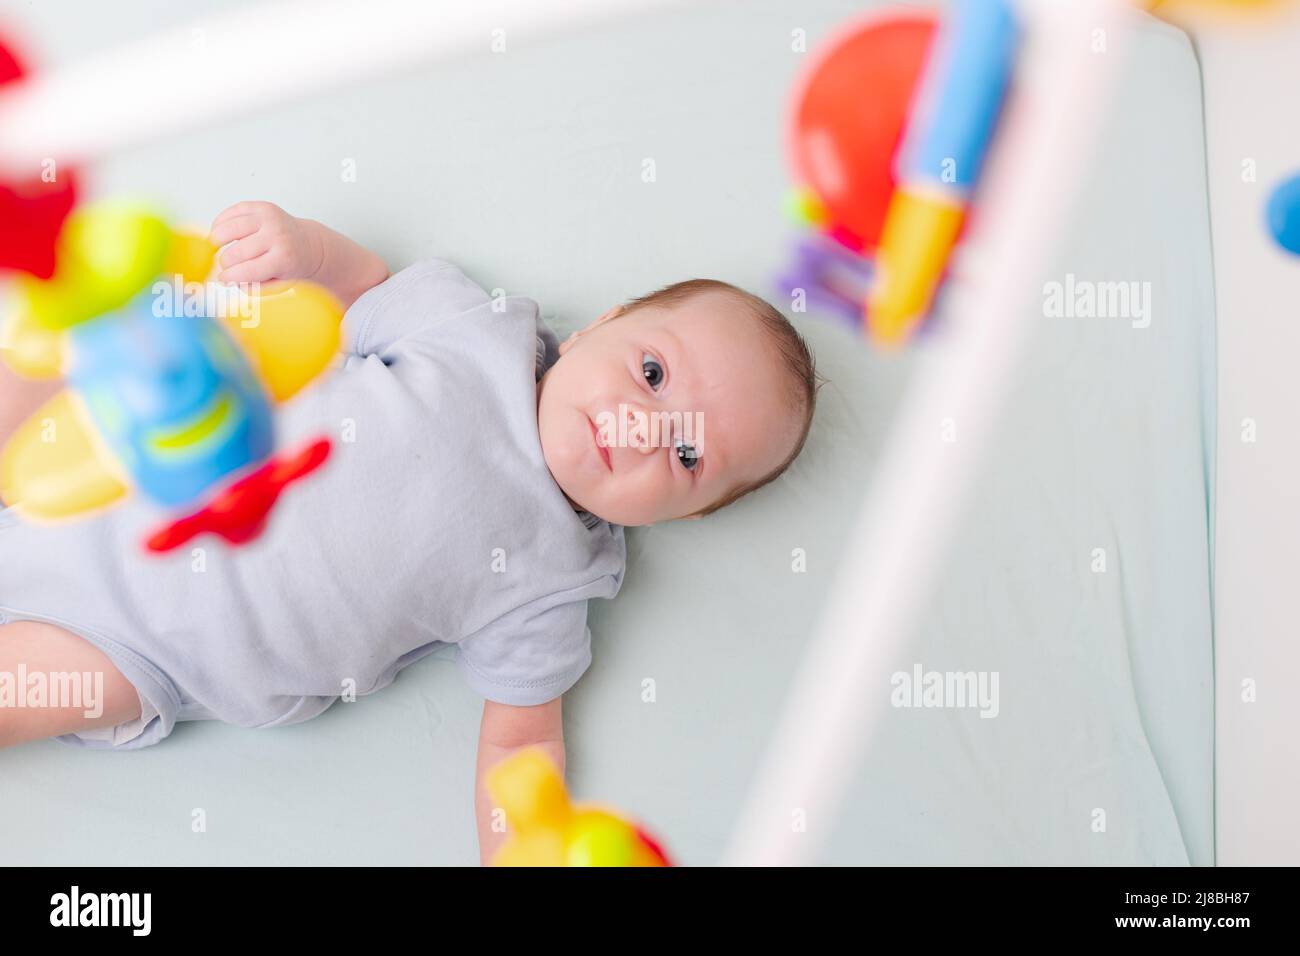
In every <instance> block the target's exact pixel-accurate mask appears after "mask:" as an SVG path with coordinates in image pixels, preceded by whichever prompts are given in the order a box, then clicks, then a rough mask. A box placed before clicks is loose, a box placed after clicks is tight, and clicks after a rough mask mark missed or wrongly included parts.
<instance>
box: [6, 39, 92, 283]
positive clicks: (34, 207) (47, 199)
mask: <svg viewBox="0 0 1300 956" xmlns="http://www.w3.org/2000/svg"><path fill="white" fill-rule="evenodd" d="M24 74H25V71H24V70H23V67H22V63H21V62H20V61H19V59H18V57H17V56H15V55H14V53H13V51H12V50H11V49H9V48H8V47H6V46H5V44H4V43H3V42H0V85H8V84H10V83H14V82H19V81H21V79H22V77H23V76H24ZM55 173H56V176H57V179H56V181H55V182H45V181H44V180H43V179H42V178H41V174H40V172H34V173H33V174H32V176H30V177H28V178H25V179H22V180H19V181H11V180H0V269H21V270H22V271H24V272H30V273H31V274H32V275H34V276H36V277H37V278H38V279H48V278H50V276H52V275H54V250H55V244H56V243H57V241H58V238H59V230H60V229H61V228H63V220H64V219H66V218H67V217H68V213H70V212H71V211H72V207H73V205H74V204H75V203H76V201H77V193H76V183H75V181H74V177H73V174H72V170H71V169H63V168H59V167H56V168H55Z"/></svg>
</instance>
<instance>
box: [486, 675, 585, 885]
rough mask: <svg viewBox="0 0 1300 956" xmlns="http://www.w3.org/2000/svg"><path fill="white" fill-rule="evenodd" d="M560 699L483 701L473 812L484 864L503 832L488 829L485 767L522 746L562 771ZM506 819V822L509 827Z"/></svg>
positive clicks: (489, 805)
mask: <svg viewBox="0 0 1300 956" xmlns="http://www.w3.org/2000/svg"><path fill="white" fill-rule="evenodd" d="M560 700H561V698H559V697H557V698H555V700H552V701H548V702H547V703H545V704H538V705H537V706H536V707H512V706H511V705H509V704H498V703H495V702H494V701H490V700H489V701H486V702H484V704H483V722H482V724H481V725H480V726H479V734H478V768H477V770H476V771H475V781H474V812H475V815H476V816H477V817H478V852H479V862H480V863H482V864H483V865H484V866H486V865H487V864H488V863H490V862H491V860H492V857H493V856H494V855H495V854H496V851H497V850H498V849H499V848H500V846H501V844H502V843H503V842H504V841H505V838H506V834H505V833H497V832H494V831H493V829H492V812H493V810H494V809H495V808H494V807H493V805H492V798H491V797H489V796H488V793H487V788H485V787H484V786H483V778H484V776H485V775H486V774H487V772H488V770H490V769H491V768H492V767H494V766H496V765H497V764H498V763H500V762H501V761H502V760H504V759H505V758H506V757H509V756H510V755H511V754H512V753H514V752H515V751H516V750H519V749H521V748H523V747H532V746H538V747H542V748H543V749H544V750H545V751H546V753H547V754H548V755H549V756H550V758H551V759H552V760H554V761H555V765H556V766H557V767H559V768H560V774H561V775H563V774H564V726H563V723H562V722H561V720H560ZM509 822H510V821H508V820H507V821H506V825H507V826H509Z"/></svg>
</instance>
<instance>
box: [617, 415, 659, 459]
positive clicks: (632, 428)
mask: <svg viewBox="0 0 1300 956" xmlns="http://www.w3.org/2000/svg"><path fill="white" fill-rule="evenodd" d="M623 414H624V415H625V416H626V419H627V443H628V447H630V448H635V449H636V450H637V451H639V452H641V454H643V455H648V454H650V453H651V452H653V451H654V450H655V447H656V446H655V442H654V436H653V435H652V434H651V433H650V425H651V422H650V415H649V414H648V413H647V412H646V410H645V409H644V408H642V407H641V406H640V405H625V406H623Z"/></svg>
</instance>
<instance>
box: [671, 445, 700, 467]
mask: <svg viewBox="0 0 1300 956" xmlns="http://www.w3.org/2000/svg"><path fill="white" fill-rule="evenodd" d="M673 444H674V445H676V446H677V460H678V461H680V462H681V463H682V467H683V468H685V469H686V470H687V471H694V470H695V466H696V465H698V464H699V463H700V453H699V452H698V451H697V450H696V448H695V446H694V445H688V444H686V443H685V442H684V441H682V440H681V439H680V438H677V439H674V440H673Z"/></svg>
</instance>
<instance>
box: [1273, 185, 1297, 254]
mask: <svg viewBox="0 0 1300 956" xmlns="http://www.w3.org/2000/svg"><path fill="white" fill-rule="evenodd" d="M1268 231H1269V232H1270V233H1272V235H1273V239H1274V240H1275V241H1276V242H1277V244H1278V245H1279V246H1281V247H1282V248H1283V249H1285V250H1286V251H1287V252H1290V253H1294V254H1295V255H1298V256H1300V175H1297V176H1292V177H1291V178H1290V179H1286V180H1283V181H1282V182H1281V183H1279V184H1278V185H1277V186H1276V187H1275V188H1274V189H1273V192H1272V193H1270V194H1269V197H1268Z"/></svg>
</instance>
